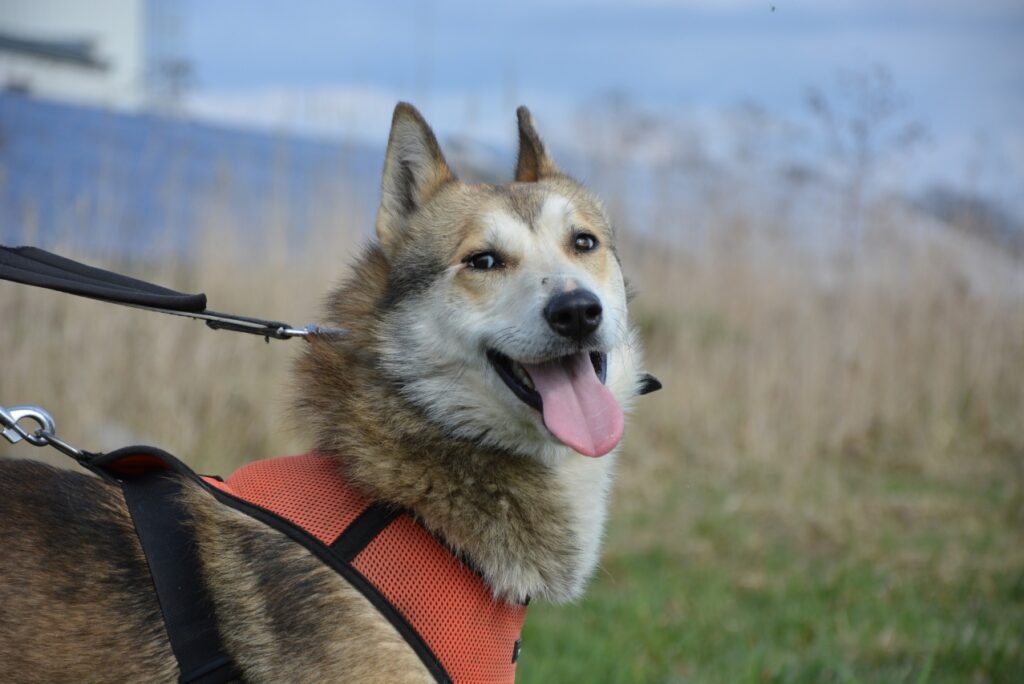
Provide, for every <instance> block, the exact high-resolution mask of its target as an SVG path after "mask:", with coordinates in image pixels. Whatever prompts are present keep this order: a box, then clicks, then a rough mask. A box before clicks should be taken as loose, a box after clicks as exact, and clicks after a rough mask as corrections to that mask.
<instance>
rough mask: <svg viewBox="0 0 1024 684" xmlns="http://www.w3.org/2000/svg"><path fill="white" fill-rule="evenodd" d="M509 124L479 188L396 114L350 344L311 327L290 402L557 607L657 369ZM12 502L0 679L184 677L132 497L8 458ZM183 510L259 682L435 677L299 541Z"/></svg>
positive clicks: (340, 307)
mask: <svg viewBox="0 0 1024 684" xmlns="http://www.w3.org/2000/svg"><path fill="white" fill-rule="evenodd" d="M518 119H519V155H518V161H517V165H516V171H515V182H513V183H511V184H508V185H501V186H496V185H471V184H465V183H462V182H460V181H459V180H458V179H457V178H456V177H455V175H454V174H453V173H452V170H451V169H450V168H449V166H448V164H447V163H446V161H445V158H444V156H443V154H442V152H441V149H440V147H439V146H438V143H437V140H436V139H435V136H434V134H433V132H432V131H431V129H430V128H429V127H428V125H427V124H426V122H425V121H424V120H423V118H422V117H421V116H420V114H419V112H417V111H416V110H415V109H414V108H413V107H412V106H410V105H408V104H404V103H403V104H399V105H398V107H397V108H396V109H395V113H394V119H393V122H392V127H391V134H390V138H389V141H388V148H387V153H386V158H385V162H384V175H383V181H382V193H381V204H380V208H379V211H378V214H377V220H376V233H377V240H376V241H375V242H374V243H373V244H371V245H370V246H369V247H368V248H367V249H366V251H365V252H364V253H363V254H362V256H361V257H360V258H359V260H358V262H357V263H356V265H355V267H354V270H353V274H352V275H351V277H350V278H349V279H348V280H347V282H345V283H344V284H343V285H342V286H341V287H340V288H339V289H338V290H337V291H336V292H334V293H333V295H332V296H331V297H330V299H329V301H328V306H327V319H328V322H329V323H331V324H334V325H337V326H339V327H343V328H344V329H345V330H346V331H347V335H345V336H342V337H327V336H320V337H314V338H311V341H310V343H309V344H308V345H307V346H306V349H305V351H304V353H303V354H302V356H301V358H300V359H299V361H298V363H297V368H296V371H297V377H298V382H297V393H298V408H299V411H300V415H302V416H303V417H304V419H305V420H306V421H307V424H309V425H311V426H312V427H313V430H314V433H315V438H316V443H315V446H316V448H317V450H318V451H319V452H321V453H325V454H330V455H335V456H336V457H337V461H338V464H339V467H340V468H341V469H342V470H343V472H344V475H345V477H346V478H347V480H348V481H349V482H351V483H352V484H353V486H355V487H358V489H359V490H360V491H362V492H364V493H365V494H366V495H367V496H368V497H370V498H372V499H373V500H376V501H380V502H385V503H387V504H391V505H395V506H400V507H402V508H404V509H406V510H409V511H411V512H413V513H414V514H415V516H416V517H417V519H418V520H419V521H420V522H421V523H422V524H423V525H424V526H425V527H426V528H427V529H428V530H430V531H432V532H434V533H436V534H437V535H439V536H440V537H443V539H444V540H445V542H446V543H447V544H449V545H450V546H451V547H452V548H453V549H455V550H456V551H457V552H458V553H459V554H460V556H461V557H463V558H465V559H467V561H468V562H470V563H471V564H472V566H473V567H474V568H475V569H476V570H477V571H478V572H479V573H480V574H481V576H482V577H483V579H484V581H485V582H486V583H487V585H488V586H489V587H490V589H491V590H492V591H493V593H494V595H495V596H496V597H497V598H499V599H504V600H509V601H522V600H524V599H526V598H527V597H532V598H535V599H546V600H550V601H555V602H564V601H569V600H572V599H574V598H577V597H579V596H580V594H581V593H582V591H583V589H584V585H585V584H586V581H587V579H588V578H589V576H590V575H591V574H592V572H593V570H594V567H595V564H596V563H597V560H598V553H599V548H600V542H601V535H602V530H603V528H604V523H605V517H606V510H607V498H608V492H609V487H610V485H611V480H612V470H613V458H614V452H615V449H616V447H617V445H618V444H619V441H620V439H621V437H622V434H623V412H624V410H626V409H627V408H628V406H629V404H630V402H631V400H632V398H633V397H634V396H635V395H637V394H638V393H640V392H641V391H642V388H643V383H644V382H645V378H644V376H643V374H642V373H641V370H640V364H641V361H640V351H639V344H638V340H637V339H636V335H635V333H634V332H633V330H632V329H631V327H630V325H629V321H628V318H627V311H626V305H627V294H626V286H625V283H624V281H623V276H622V272H621V270H620V264H619V259H618V256H617V254H616V252H615V236H614V232H613V230H612V225H611V222H610V221H609V219H608V216H607V214H606V213H605V211H604V209H603V208H602V206H601V204H600V202H599V201H598V200H597V199H596V198H595V197H594V196H593V195H592V194H591V193H590V192H589V191H587V190H586V189H585V188H584V187H583V186H582V185H580V184H579V183H577V182H576V181H574V180H572V179H571V178H569V177H568V176H566V175H565V174H563V173H562V172H561V171H560V170H559V169H558V167H556V165H555V163H554V162H553V161H552V160H551V158H550V156H549V155H548V153H547V151H546V150H545V147H544V145H543V143H542V142H541V139H540V137H539V136H538V134H537V132H536V130H535V129H534V124H533V121H532V118H531V116H530V113H529V111H527V110H526V108H520V109H519V111H518ZM0 492H2V496H0V551H2V553H0V680H2V681H4V682H54V681H68V682H72V681H73V682H93V681H116V682H126V681H138V682H141V681H147V682H148V681H168V682H171V681H175V680H176V677H177V669H176V661H175V659H174V656H173V654H172V652H171V650H170V648H169V646H168V643H167V638H166V634H165V632H164V630H163V623H162V618H161V613H160V608H159V605H158V603H157V600H156V597H155V596H154V593H153V587H152V581H151V580H150V578H149V574H148V570H147V566H146V560H145V557H144V556H143V554H142V550H141V547H140V544H139V541H138V538H137V536H136V535H135V532H134V528H133V526H132V522H131V519H130V517H129V515H128V513H127V511H126V507H125V503H124V500H123V498H122V496H121V492H120V490H118V489H117V488H116V487H114V486H111V485H109V484H107V483H105V482H103V481H101V480H99V479H97V478H93V477H89V476H85V475H81V474H77V473H69V472H64V471H57V470H54V469H51V468H48V467H46V466H44V465H41V464H37V463H32V462H13V461H12V462H3V463H0ZM184 498H185V502H184V503H185V505H186V506H187V508H188V510H189V511H190V514H191V522H190V524H191V525H192V526H193V527H194V535H195V540H196V544H197V547H198V556H199V559H200V562H201V565H202V574H203V579H204V581H205V584H206V585H207V588H208V591H209V593H210V595H211V597H212V599H213V603H214V605H215V607H216V613H217V623H218V626H219V629H220V631H221V632H222V636H223V640H224V643H225V645H226V647H227V649H228V651H229V652H230V654H231V656H232V657H233V659H234V660H235V661H236V662H237V663H238V665H239V666H240V668H241V670H242V671H243V672H244V676H245V679H246V681H250V682H283V681H295V682H299V681H301V682H318V681H345V682H389V683H395V682H423V681H432V679H431V677H430V675H429V673H428V672H427V671H426V669H425V667H424V665H423V664H422V662H421V661H420V660H419V659H418V657H417V656H416V655H415V654H414V653H413V651H412V650H411V649H410V647H409V646H408V645H407V644H406V642H405V641H404V640H403V639H402V637H401V636H400V635H399V634H398V633H397V632H396V630H395V629H394V627H392V625H391V624H390V623H389V622H387V621H386V620H385V619H384V618H383V617H382V616H381V615H380V613H378V612H377V610H376V609H375V608H374V607H373V606H372V605H371V604H370V603H369V602H368V601H367V599H366V598H364V596H363V595H362V594H360V593H359V592H358V591H356V590H355V589H353V587H352V586H351V585H349V584H348V583H347V582H346V581H345V580H344V579H343V578H342V577H341V576H339V575H338V574H336V573H335V572H333V571H332V570H331V569H329V568H328V567H326V566H325V565H324V564H323V563H321V562H320V561H319V560H317V559H316V558H314V557H313V556H312V555H311V554H310V553H309V552H308V551H307V550H306V549H304V548H302V547H301V546H299V545H297V544H295V543H293V542H292V541H291V540H290V539H288V538H287V537H286V536H284V535H283V534H281V533H280V532H278V531H276V530H274V529H271V528H269V527H266V526H265V525H262V524H260V523H259V522H257V521H255V520H253V519H252V518H249V517H247V516H245V515H243V514H241V513H239V512H237V511H235V510H233V509H231V508H228V507H226V506H223V505H220V504H218V503H217V502H215V501H214V500H213V499H212V498H211V497H210V496H208V495H207V494H206V493H204V492H202V491H201V490H200V489H199V488H198V487H186V488H185V494H184Z"/></svg>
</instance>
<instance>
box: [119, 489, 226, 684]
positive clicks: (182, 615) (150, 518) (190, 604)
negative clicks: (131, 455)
mask: <svg viewBox="0 0 1024 684" xmlns="http://www.w3.org/2000/svg"><path fill="white" fill-rule="evenodd" d="M121 488H122V490H123V491H124V498H125V502H126V503H127V504H128V511H129V512H130V513H131V516H132V521H133V522H134V523H135V530H136V532H137V533H138V535H139V541H140V542H141V543H142V550H143V552H144V553H145V555H146V562H147V563H148V564H149V572H150V574H151V575H152V577H153V585H154V586H155V587H156V595H157V599H158V600H159V602H160V610H161V611H162V612H163V616H164V625H165V626H166V628H167V637H168V639H169V640H170V643H171V650H172V651H173V652H174V657H175V658H177V659H178V667H179V669H180V670H181V677H180V678H179V682H181V684H223V683H224V682H230V681H233V680H238V679H241V676H242V675H241V672H239V670H238V668H237V667H236V666H235V663H234V661H232V660H231V657H230V656H229V655H228V654H227V652H226V650H225V648H224V645H223V643H222V642H221V638H220V632H219V631H218V629H217V621H216V614H215V612H214V608H213V601H212V600H211V599H210V595H209V594H208V593H207V591H206V587H205V586H204V585H203V580H202V573H201V571H200V565H199V557H198V554H197V551H196V543H195V539H194V538H193V535H192V531H191V528H190V527H189V526H188V525H187V523H186V521H187V519H188V517H187V512H186V511H185V509H184V507H183V506H182V505H181V502H180V500H179V497H180V495H181V481H180V479H179V478H177V477H175V476H173V475H169V474H168V473H167V471H166V470H151V471H148V472H144V473H143V474H141V475H138V476H135V477H128V478H125V479H123V480H122V481H121Z"/></svg>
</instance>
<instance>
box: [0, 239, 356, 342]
mask: <svg viewBox="0 0 1024 684" xmlns="http://www.w3.org/2000/svg"><path fill="white" fill-rule="evenodd" d="M0 280H9V281H11V282H14V283H21V284H23V285H32V286H33V287H43V288H46V289H48V290H56V291H58V292H65V293H67V294H72V295H77V296H79V297H88V298H89V299H98V300H100V301H103V302H110V303H111V304H121V305H123V306H132V307H135V308H139V309H146V310H148V311H156V312H158V313H166V314H172V315H175V316H186V317H188V318H195V319H198V320H202V321H205V322H206V325H207V326H208V327H210V328H212V329H213V330H231V331H234V332H242V333H249V334H251V335H259V336H260V337H263V338H266V339H267V340H268V341H269V340H270V339H271V338H273V339H276V340H287V339H291V338H292V337H307V336H309V335H332V334H333V335H340V334H344V332H345V331H344V330H340V329H338V328H326V327H320V326H316V325H308V326H306V327H305V328H293V327H292V326H290V325H289V324H287V323H283V322H281V321H268V320H264V319H262V318H251V317H249V316H238V315H236V314H226V313H220V312H217V311H210V310H209V309H207V308H206V295H205V294H203V293H199V294H188V293H185V292H178V291H177V290H172V289H170V288H166V287H163V286H161V285H156V284H154V283H149V282H146V281H144V280H139V279H137V278H130V277H128V276H126V275H121V274H120V273H114V272H113V271H106V270H104V269H102V268H96V267H95V266H89V265H87V264H83V263H81V262H78V261H73V260H72V259H67V258H65V257H62V256H58V255H56V254H53V253H51V252H47V251H46V250H42V249H39V248H38V247H6V246H3V245H0Z"/></svg>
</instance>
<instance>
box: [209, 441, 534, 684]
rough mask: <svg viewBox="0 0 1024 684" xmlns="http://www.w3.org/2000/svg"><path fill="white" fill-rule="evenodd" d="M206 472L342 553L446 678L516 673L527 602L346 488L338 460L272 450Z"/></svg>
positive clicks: (398, 515) (405, 520)
mask: <svg viewBox="0 0 1024 684" xmlns="http://www.w3.org/2000/svg"><path fill="white" fill-rule="evenodd" d="M204 479H205V480H206V482H207V483H208V484H210V485H211V486H213V487H216V488H217V489H219V490H220V491H222V492H224V493H226V494H228V495H230V496H232V497H235V498H237V499H240V500H242V501H245V502H247V503H249V504H252V505H254V506H258V507H260V508H261V509H264V510H266V511H269V512H271V513H273V514H275V515H276V516H278V517H280V518H282V519H284V520H286V521H288V522H289V523H291V524H292V525H295V526H296V527H299V528H301V529H303V530H305V531H306V532H307V533H309V534H310V535H312V536H313V537H315V538H316V539H317V540H318V541H319V542H321V543H322V544H324V545H325V546H326V547H328V548H331V549H332V550H334V551H335V552H336V553H338V554H339V555H340V556H341V557H342V558H344V559H346V560H347V561H348V562H349V563H350V565H351V566H352V567H353V568H355V570H356V571H357V572H358V573H359V574H360V575H361V576H362V577H364V578H365V579H366V580H367V581H368V582H369V583H370V584H371V585H372V586H373V588H374V589H375V590H376V591H377V592H378V593H379V594H380V595H381V596H383V597H384V598H385V599H386V600H387V602H388V603H390V604H391V606H392V607H394V609H395V610H396V611H397V612H398V613H399V614H400V615H401V617H402V618H404V620H405V621H406V622H407V623H408V625H409V627H411V628H412V630H414V631H415V634H416V635H418V636H419V638H420V639H422V641H423V642H424V643H425V644H426V646H427V648H429V650H430V652H431V653H432V654H433V655H434V657H436V659H437V660H438V661H439V662H440V665H441V666H442V667H443V668H444V670H445V672H446V673H447V674H448V676H449V677H450V678H451V681H453V682H455V683H456V684H460V683H461V682H473V683H481V684H482V683H483V682H495V683H498V682H513V681H514V680H515V670H516V665H515V661H516V659H517V656H518V650H519V639H520V633H521V631H522V626H523V621H524V620H525V618H526V606H525V605H521V604H510V603H504V602H500V601H497V600H495V598H494V596H493V594H492V592H491V590H490V588H489V587H488V586H487V585H486V583H485V582H484V580H483V578H482V577H481V576H480V575H479V574H477V573H476V572H474V571H473V570H472V569H470V568H469V567H468V566H467V565H466V564H465V563H463V562H462V561H461V560H459V558H457V557H456V556H455V555H454V554H453V553H452V551H451V550H450V549H449V548H448V547H447V546H445V545H444V544H442V543H441V542H440V541H438V539H437V538H436V537H434V536H433V535H431V534H430V533H429V532H427V530H426V529H424V528H423V527H422V526H421V525H420V524H419V523H418V522H417V521H416V520H414V519H413V518H412V516H411V515H409V514H408V513H404V512H398V511H393V510H389V509H387V508H385V507H381V506H377V505H374V504H373V503H372V502H371V501H370V500H368V499H366V498H365V497H363V496H362V495H361V494H359V493H358V492H356V491H355V490H354V489H352V487H350V486H349V485H348V483H346V482H345V480H344V479H343V478H342V474H341V468H340V466H339V464H338V462H337V460H336V459H333V458H331V457H328V456H322V455H319V454H306V455H303V456H290V457H284V458H275V459H269V460H265V461H256V462H254V463H250V464H248V465H246V466H243V467H242V468H240V469H239V470H237V471H235V472H234V473H233V474H232V475H231V476H230V477H228V478H227V479H226V480H225V481H224V482H219V481H217V480H215V479H213V478H204ZM399 631H403V630H402V629H401V628H400V630H399ZM403 636H405V637H406V638H407V639H408V638H409V636H410V635H408V634H405V633H403Z"/></svg>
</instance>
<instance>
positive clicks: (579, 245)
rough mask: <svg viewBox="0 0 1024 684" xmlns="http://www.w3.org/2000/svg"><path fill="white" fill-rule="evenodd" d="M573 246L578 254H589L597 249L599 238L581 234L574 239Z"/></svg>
mask: <svg viewBox="0 0 1024 684" xmlns="http://www.w3.org/2000/svg"><path fill="white" fill-rule="evenodd" d="M572 246H573V247H575V248H576V251H577V252H589V251H591V250H592V249H594V248H595V247H597V238H596V237H594V236H593V235H591V234H590V233H579V234H578V235H576V237H574V238H573V239H572Z"/></svg>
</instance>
